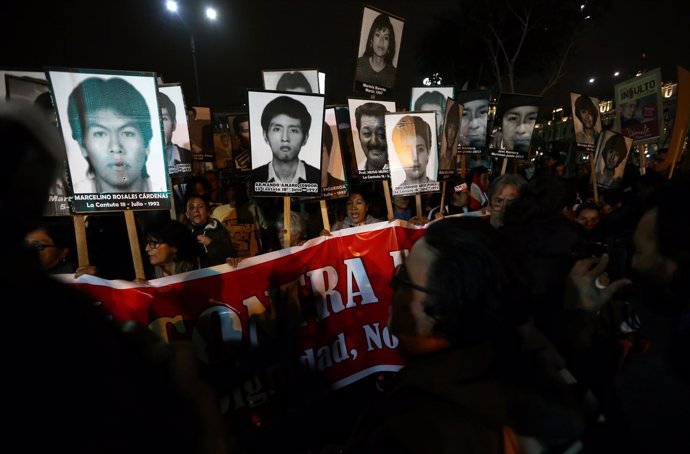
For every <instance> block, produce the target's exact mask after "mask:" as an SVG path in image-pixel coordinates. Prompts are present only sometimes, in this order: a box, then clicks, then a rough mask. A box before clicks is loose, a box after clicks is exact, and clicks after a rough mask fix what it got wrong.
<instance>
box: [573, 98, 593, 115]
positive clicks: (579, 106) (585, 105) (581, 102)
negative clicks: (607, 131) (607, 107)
mask: <svg viewBox="0 0 690 454" xmlns="http://www.w3.org/2000/svg"><path fill="white" fill-rule="evenodd" d="M581 110H587V111H589V113H591V114H592V118H593V119H594V121H597V118H599V110H598V109H597V108H596V106H595V105H594V103H593V102H592V100H591V99H590V98H589V96H585V95H580V96H579V97H578V98H577V99H576V100H575V112H573V113H574V114H575V116H576V117H577V118H578V119H579V120H580V121H582V118H581V117H580V111H581Z"/></svg>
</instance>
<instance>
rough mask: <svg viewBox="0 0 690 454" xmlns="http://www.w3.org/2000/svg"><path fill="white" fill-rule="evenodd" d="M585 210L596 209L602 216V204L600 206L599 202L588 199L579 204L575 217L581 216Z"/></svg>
mask: <svg viewBox="0 0 690 454" xmlns="http://www.w3.org/2000/svg"><path fill="white" fill-rule="evenodd" d="M585 210H594V211H596V212H597V213H599V215H600V216H601V206H599V204H598V203H597V202H595V201H593V200H588V201H587V202H583V203H581V204H579V205H578V206H577V209H576V210H575V217H578V216H580V213H582V212H583V211H585Z"/></svg>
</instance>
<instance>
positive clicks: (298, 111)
mask: <svg viewBox="0 0 690 454" xmlns="http://www.w3.org/2000/svg"><path fill="white" fill-rule="evenodd" d="M278 115H287V116H288V117H290V118H296V119H298V120H299V121H300V124H301V125H302V130H303V132H304V133H305V134H308V133H309V128H311V115H310V114H309V111H308V110H307V108H306V106H305V105H304V104H302V103H301V102H299V101H297V100H296V99H294V98H291V97H289V96H278V97H277V98H275V99H273V100H271V101H270V102H269V103H268V104H266V107H264V111H263V113H262V114H261V128H262V129H263V130H264V132H267V131H268V126H269V125H270V124H271V120H273V119H274V118H275V117H277V116H278Z"/></svg>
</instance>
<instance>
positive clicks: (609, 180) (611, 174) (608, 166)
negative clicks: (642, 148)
mask: <svg viewBox="0 0 690 454" xmlns="http://www.w3.org/2000/svg"><path fill="white" fill-rule="evenodd" d="M632 143H633V139H632V138H630V137H625V136H623V135H622V134H619V133H617V132H614V131H605V132H604V133H603V134H602V135H601V137H600V139H599V141H598V142H597V150H596V154H595V157H594V162H595V169H596V175H595V176H596V179H597V185H599V186H603V187H607V188H617V187H620V186H621V183H622V182H623V173H624V172H625V164H626V162H628V154H629V152H630V148H631V147H632Z"/></svg>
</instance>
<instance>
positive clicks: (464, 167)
mask: <svg viewBox="0 0 690 454" xmlns="http://www.w3.org/2000/svg"><path fill="white" fill-rule="evenodd" d="M465 175H467V155H466V154H461V155H460V176H461V177H463V178H465Z"/></svg>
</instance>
